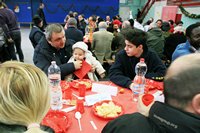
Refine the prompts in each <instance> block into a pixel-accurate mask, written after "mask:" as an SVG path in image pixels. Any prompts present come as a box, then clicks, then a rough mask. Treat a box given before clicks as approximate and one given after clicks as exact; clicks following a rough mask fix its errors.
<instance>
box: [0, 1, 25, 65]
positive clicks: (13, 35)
mask: <svg viewBox="0 0 200 133" xmlns="http://www.w3.org/2000/svg"><path fill="white" fill-rule="evenodd" d="M0 26H1V27H2V29H3V31H4V33H5V37H6V39H7V43H8V50H9V54H10V56H11V59H12V60H17V57H16V54H15V48H14V45H15V47H16V50H17V53H18V55H19V60H20V61H21V62H24V55H23V52H22V49H21V31H20V28H19V26H18V23H17V18H16V16H15V13H14V12H13V11H12V10H10V9H8V8H5V4H4V3H3V2H2V0H0Z"/></svg>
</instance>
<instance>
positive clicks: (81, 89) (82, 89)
mask: <svg viewBox="0 0 200 133" xmlns="http://www.w3.org/2000/svg"><path fill="white" fill-rule="evenodd" d="M78 91H79V97H85V92H86V86H85V85H84V84H79V88H78Z"/></svg>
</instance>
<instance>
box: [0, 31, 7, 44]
mask: <svg viewBox="0 0 200 133" xmlns="http://www.w3.org/2000/svg"><path fill="white" fill-rule="evenodd" d="M5 43H6V41H5V36H4V32H3V29H2V27H0V47H3V45H4V44H5Z"/></svg>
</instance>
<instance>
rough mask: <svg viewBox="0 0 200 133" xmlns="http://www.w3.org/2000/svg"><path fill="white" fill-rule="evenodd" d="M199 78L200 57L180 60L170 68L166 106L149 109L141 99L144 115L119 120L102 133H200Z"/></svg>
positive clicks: (108, 125) (159, 104) (185, 57)
mask: <svg viewBox="0 0 200 133" xmlns="http://www.w3.org/2000/svg"><path fill="white" fill-rule="evenodd" d="M191 64H192V65H191ZM180 65H184V67H179V66H180ZM199 75H200V55H199V54H190V55H186V56H182V57H180V58H178V59H177V60H175V61H174V62H173V63H172V64H171V65H170V67H169V69H168V71H167V74H166V76H165V79H164V97H165V103H161V102H155V103H153V104H150V105H149V106H145V105H144V104H143V103H142V102H141V98H140V99H139V101H138V102H139V105H140V104H141V105H142V106H139V108H138V110H139V112H140V113H133V114H126V115H123V116H121V117H118V118H117V119H115V120H113V121H111V122H109V123H108V124H107V125H106V126H105V127H104V129H103V130H102V133H199V132H200V124H199V123H200V87H199V82H200V78H199ZM141 113H142V114H141Z"/></svg>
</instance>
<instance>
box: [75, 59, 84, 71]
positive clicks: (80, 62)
mask: <svg viewBox="0 0 200 133" xmlns="http://www.w3.org/2000/svg"><path fill="white" fill-rule="evenodd" d="M74 67H75V69H76V70H77V69H80V68H81V67H82V61H80V60H77V61H74Z"/></svg>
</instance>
